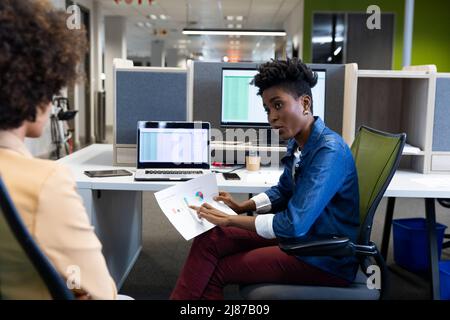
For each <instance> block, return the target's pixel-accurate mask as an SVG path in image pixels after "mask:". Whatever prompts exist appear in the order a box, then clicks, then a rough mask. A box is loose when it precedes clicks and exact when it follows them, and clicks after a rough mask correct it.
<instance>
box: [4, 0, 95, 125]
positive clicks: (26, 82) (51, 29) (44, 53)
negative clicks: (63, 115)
mask: <svg viewBox="0 0 450 320" xmlns="http://www.w3.org/2000/svg"><path fill="white" fill-rule="evenodd" d="M67 17H68V15H67V14H66V13H65V12H63V11H57V10H55V9H54V8H53V7H52V6H51V5H50V4H49V3H48V2H47V1H43V0H27V1H22V0H19V1H18V0H1V1H0V130H8V129H14V128H18V127H20V126H21V125H22V123H23V121H25V120H28V121H32V122H33V121H35V119H36V113H37V108H42V107H44V106H46V105H48V103H49V102H51V101H52V98H53V96H54V95H56V94H59V92H60V91H61V89H62V88H64V87H66V86H68V85H71V84H73V83H74V81H75V80H76V79H77V78H78V76H80V75H81V73H80V72H78V67H77V66H78V64H79V61H80V60H81V57H82V56H83V55H84V54H85V52H86V47H87V46H86V43H87V39H86V33H85V31H84V30H83V29H81V30H70V29H69V28H67V26H66V20H67Z"/></svg>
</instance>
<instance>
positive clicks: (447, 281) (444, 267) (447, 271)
mask: <svg viewBox="0 0 450 320" xmlns="http://www.w3.org/2000/svg"><path fill="white" fill-rule="evenodd" d="M439 280H440V281H439V284H440V285H439V286H440V288H441V300H450V261H441V262H439Z"/></svg>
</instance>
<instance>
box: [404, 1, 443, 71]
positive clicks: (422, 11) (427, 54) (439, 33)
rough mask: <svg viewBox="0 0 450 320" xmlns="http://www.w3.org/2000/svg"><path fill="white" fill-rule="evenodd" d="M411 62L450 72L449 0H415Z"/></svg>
mask: <svg viewBox="0 0 450 320" xmlns="http://www.w3.org/2000/svg"><path fill="white" fill-rule="evenodd" d="M412 64H413V65H422V64H435V65H436V66H437V69H438V71H439V72H450V1H448V0H415V11H414V34H413V52H412Z"/></svg>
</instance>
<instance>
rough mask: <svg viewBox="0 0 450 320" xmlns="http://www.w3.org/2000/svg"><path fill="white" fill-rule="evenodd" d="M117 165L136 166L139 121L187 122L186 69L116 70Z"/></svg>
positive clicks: (115, 135)
mask: <svg viewBox="0 0 450 320" xmlns="http://www.w3.org/2000/svg"><path fill="white" fill-rule="evenodd" d="M114 77H115V78H114V84H115V85H114V88H115V92H114V93H115V94H114V104H115V106H114V110H115V117H114V165H135V163H136V132H137V122H138V121H186V120H187V118H188V114H187V85H188V84H187V70H186V69H182V68H154V67H128V68H115V70H114Z"/></svg>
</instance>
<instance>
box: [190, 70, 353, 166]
mask: <svg viewBox="0 0 450 320" xmlns="http://www.w3.org/2000/svg"><path fill="white" fill-rule="evenodd" d="M259 64H260V63H256V62H255V63H223V62H202V61H195V62H194V63H193V64H192V65H191V70H190V73H189V74H190V80H189V81H191V82H192V83H193V85H192V88H191V90H192V94H191V95H190V97H191V99H190V101H189V110H190V113H191V114H192V118H193V120H194V121H207V122H210V123H211V127H212V128H214V129H218V130H220V132H221V134H222V136H223V137H224V140H225V137H227V136H229V137H233V136H234V135H233V134H232V133H230V130H232V131H234V130H236V129H244V130H245V129H248V128H249V127H239V126H236V127H235V128H230V127H227V128H224V127H222V126H221V113H222V110H221V108H222V69H223V68H231V67H232V68H233V69H240V68H242V69H254V68H256V67H257V66H258V65H259ZM309 66H310V67H311V68H313V69H316V70H317V69H320V70H324V71H326V84H325V99H324V100H325V117H324V118H325V119H324V121H325V123H326V124H327V126H328V127H330V128H331V129H333V130H334V131H336V132H338V133H340V134H342V135H344V133H345V130H344V104H345V103H344V101H345V99H344V98H345V95H346V86H353V85H354V84H353V83H350V84H348V83H347V81H346V76H347V74H346V69H347V65H330V64H309ZM354 73H355V74H356V70H355V71H354ZM355 78H356V76H355ZM347 100H348V101H352V100H351V99H347ZM353 103H354V101H353ZM350 109H351V108H350ZM349 137H351V135H349ZM258 140H259V141H258V147H259V148H260V149H261V148H262V149H264V150H267V149H266V147H270V145H271V141H272V139H271V138H270V137H269V136H266V135H261V136H258ZM267 140H269V141H267ZM243 142H244V141H243ZM220 148H221V149H220V150H219V149H218V148H215V146H214V144H213V148H212V149H213V156H212V159H213V161H214V160H222V159H225V158H226V157H225V156H224V155H223V154H218V152H221V151H222V150H225V149H226V150H230V146H227V147H226V148H223V146H222V145H220ZM236 149H239V150H238V151H237V152H236V154H235V156H234V157H233V158H234V159H235V160H240V161H237V162H236V163H242V159H243V158H244V156H243V155H242V154H241V153H242V152H244V151H243V150H245V148H244V147H242V146H241V148H236ZM271 150H277V149H271ZM281 150H283V148H281ZM274 152H276V151H274ZM281 152H282V153H283V151H281ZM268 156H270V154H269V155H268ZM280 156H281V155H280ZM263 162H264V161H263Z"/></svg>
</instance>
